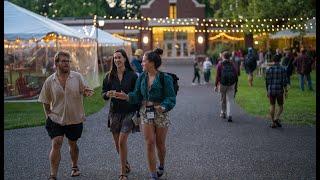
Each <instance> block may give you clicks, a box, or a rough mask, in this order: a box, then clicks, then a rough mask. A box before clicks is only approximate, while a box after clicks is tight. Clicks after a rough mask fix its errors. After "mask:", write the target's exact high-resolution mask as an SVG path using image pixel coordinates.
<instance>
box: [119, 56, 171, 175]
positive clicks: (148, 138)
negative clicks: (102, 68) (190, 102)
mask: <svg viewBox="0 0 320 180" xmlns="http://www.w3.org/2000/svg"><path fill="white" fill-rule="evenodd" d="M158 53H159V52H158V51H148V52H146V53H145V54H144V56H143V59H142V67H143V71H144V72H143V73H142V74H141V75H140V76H139V78H138V80H137V82H136V86H135V89H134V91H133V92H130V93H128V94H127V93H116V94H117V98H119V99H123V100H127V101H128V102H129V103H139V102H142V107H141V109H140V113H141V124H142V127H143V128H142V129H143V132H144V140H145V144H146V152H147V153H146V154H147V161H148V169H149V173H150V179H152V180H158V179H159V177H165V174H166V173H165V170H164V165H165V157H166V137H167V133H168V129H169V126H170V124H171V122H170V118H169V116H168V115H169V114H168V113H169V111H170V110H171V109H173V108H174V106H175V105H176V94H175V91H174V85H173V78H172V77H171V76H170V75H169V74H167V73H164V72H161V71H159V67H160V66H161V62H162V60H161V57H160V55H159V54H158ZM162 73H163V74H162ZM161 74H162V75H161ZM161 76H162V80H161V79H160V78H161ZM161 81H162V82H161ZM156 149H157V152H158V154H157V155H158V158H157V157H156ZM157 159H159V166H158V167H156V164H157Z"/></svg>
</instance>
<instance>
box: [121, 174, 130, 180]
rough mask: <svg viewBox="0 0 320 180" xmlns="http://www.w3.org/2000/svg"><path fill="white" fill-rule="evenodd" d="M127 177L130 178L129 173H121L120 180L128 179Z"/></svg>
mask: <svg viewBox="0 0 320 180" xmlns="http://www.w3.org/2000/svg"><path fill="white" fill-rule="evenodd" d="M126 179H128V175H125V174H120V176H119V180H126Z"/></svg>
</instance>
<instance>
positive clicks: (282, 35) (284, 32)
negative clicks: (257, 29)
mask: <svg viewBox="0 0 320 180" xmlns="http://www.w3.org/2000/svg"><path fill="white" fill-rule="evenodd" d="M299 35H300V33H299V32H292V31H290V30H288V29H286V30H282V31H278V32H277V33H275V34H271V35H270V39H279V38H294V37H297V36H299Z"/></svg>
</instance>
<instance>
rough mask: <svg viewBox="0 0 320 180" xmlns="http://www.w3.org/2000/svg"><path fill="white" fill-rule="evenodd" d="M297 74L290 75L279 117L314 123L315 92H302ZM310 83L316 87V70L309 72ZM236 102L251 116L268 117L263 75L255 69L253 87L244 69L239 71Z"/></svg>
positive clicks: (305, 123) (294, 122) (290, 121)
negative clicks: (289, 82) (288, 86)
mask: <svg viewBox="0 0 320 180" xmlns="http://www.w3.org/2000/svg"><path fill="white" fill-rule="evenodd" d="M212 78H213V79H215V70H213V71H212ZM298 78H299V77H298V75H297V74H294V75H292V76H291V87H290V89H289V92H288V98H287V99H286V100H285V102H284V110H283V112H282V115H281V117H280V119H281V120H282V121H283V122H285V123H288V124H295V125H315V123H316V94H315V92H311V91H308V90H307V89H308V88H307V86H305V89H306V90H305V91H304V92H302V91H301V90H300V88H299V79H298ZM311 79H312V83H313V84H312V85H313V88H314V89H315V87H316V83H315V82H316V72H315V71H313V72H312V73H311ZM236 103H237V104H238V105H239V106H240V107H241V108H242V109H244V110H245V111H246V112H247V113H249V114H250V115H253V116H258V117H264V118H268V119H269V99H268V98H267V91H266V88H265V79H264V77H257V76H256V71H255V75H254V80H253V87H249V85H248V81H247V75H246V73H245V71H241V76H240V77H239V82H238V93H237V95H236Z"/></svg>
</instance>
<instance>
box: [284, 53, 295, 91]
mask: <svg viewBox="0 0 320 180" xmlns="http://www.w3.org/2000/svg"><path fill="white" fill-rule="evenodd" d="M293 60H294V59H293V56H292V55H291V52H290V50H289V49H285V54H284V57H282V59H281V65H282V66H283V67H284V68H285V69H286V72H287V78H288V79H287V80H288V85H289V86H290V85H291V80H290V79H291V75H292V73H293Z"/></svg>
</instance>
